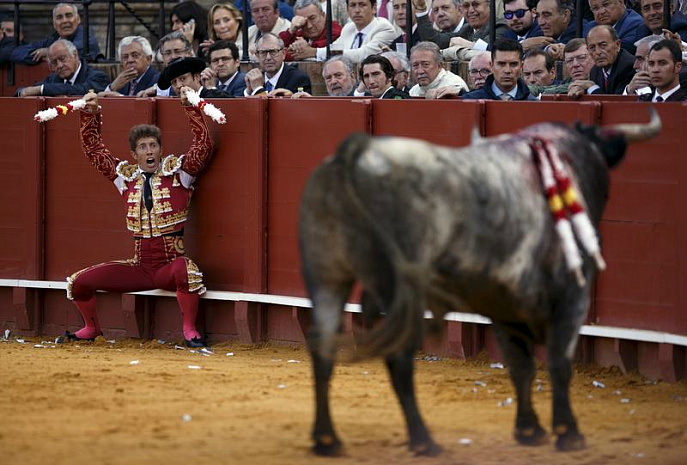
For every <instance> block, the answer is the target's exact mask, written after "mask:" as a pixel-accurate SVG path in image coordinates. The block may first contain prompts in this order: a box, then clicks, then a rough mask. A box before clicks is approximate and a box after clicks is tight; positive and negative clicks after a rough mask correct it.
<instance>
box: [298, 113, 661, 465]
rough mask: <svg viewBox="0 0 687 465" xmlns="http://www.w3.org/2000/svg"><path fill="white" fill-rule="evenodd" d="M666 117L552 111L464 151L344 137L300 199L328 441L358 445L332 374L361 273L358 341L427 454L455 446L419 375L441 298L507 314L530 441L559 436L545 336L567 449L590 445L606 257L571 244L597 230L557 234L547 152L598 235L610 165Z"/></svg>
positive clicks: (319, 446)
mask: <svg viewBox="0 0 687 465" xmlns="http://www.w3.org/2000/svg"><path fill="white" fill-rule="evenodd" d="M660 126H661V123H660V119H659V118H658V116H657V115H656V114H655V113H652V116H651V120H650V122H649V123H647V124H632V125H630V124H627V125H617V126H614V127H608V128H599V127H594V126H591V127H587V126H582V125H579V124H578V125H576V126H575V127H569V126H566V125H562V124H554V123H544V124H538V125H534V126H530V127H528V128H525V129H524V130H522V131H520V132H519V133H517V134H514V135H504V136H499V137H495V138H476V139H473V142H472V144H471V145H470V146H469V147H466V148H462V149H452V148H446V147H439V146H435V145H432V144H429V143H426V142H422V141H417V140H411V139H406V138H395V137H378V138H371V137H369V136H366V135H362V134H357V135H353V136H351V137H349V138H348V139H347V140H346V141H344V142H343V143H342V144H341V146H340V147H339V149H338V150H337V153H336V154H335V155H334V156H332V157H329V158H328V159H326V160H325V161H324V162H323V163H322V164H321V165H320V166H319V167H317V168H316V169H315V170H314V171H313V173H312V174H311V176H310V178H309V179H308V181H307V183H306V186H305V188H304V192H303V195H302V199H301V204H300V212H299V246H300V256H301V262H302V275H303V278H304V282H305V286H306V289H307V292H308V295H309V297H310V299H311V301H312V305H313V314H312V324H311V328H310V330H309V333H308V348H309V351H310V354H311V357H312V361H313V370H314V379H315V397H316V417H315V423H314V428H313V433H312V435H313V439H314V446H313V450H314V452H315V453H316V454H318V455H337V454H338V453H340V451H341V448H342V444H341V441H340V440H339V438H338V436H337V434H336V432H335V430H334V427H333V425H332V420H331V417H330V410H329V382H330V379H331V376H332V370H333V367H334V361H335V358H336V353H337V350H338V348H339V347H340V345H341V337H340V335H339V332H340V329H341V326H342V311H343V308H344V305H345V302H346V301H347V299H348V297H349V294H350V293H351V290H352V288H353V286H354V284H355V283H356V282H358V283H360V286H361V288H362V297H361V308H362V315H363V318H364V320H365V321H366V322H370V325H369V329H368V330H367V331H365V332H364V333H363V336H362V337H361V338H360V340H359V341H357V342H358V343H359V345H358V351H359V353H360V354H362V355H363V356H375V355H376V356H383V357H384V358H385V362H386V366H387V369H388V371H389V374H390V378H391V382H392V384H393V388H394V390H395V393H396V395H397V397H398V400H399V402H400V404H401V408H402V410H403V414H404V416H405V420H406V425H407V431H408V436H409V447H410V450H411V451H413V452H414V453H415V454H418V455H436V454H438V453H439V452H440V451H441V448H440V447H439V446H438V445H437V444H436V443H435V442H434V441H433V439H432V437H431V435H430V433H429V431H428V429H427V427H426V426H425V423H424V421H423V419H422V416H421V414H420V412H419V410H418V406H417V403H416V399H415V387H414V381H413V356H414V353H415V352H416V350H417V349H418V348H419V347H420V344H421V341H422V338H423V318H424V317H423V315H424V310H425V309H426V308H429V309H431V310H432V312H433V315H434V318H435V319H443V317H444V315H445V314H446V313H448V312H451V311H469V312H475V313H480V314H482V315H485V316H487V317H489V318H490V319H491V320H492V322H493V329H494V332H495V334H496V337H497V340H498V343H499V346H500V349H501V351H502V354H503V356H504V358H505V361H506V362H507V365H508V369H509V374H510V378H511V381H512V383H513V385H514V388H515V391H516V395H517V413H516V420H515V430H514V436H515V439H516V440H517V441H518V442H519V443H521V444H524V445H539V444H543V443H546V442H547V441H548V434H547V432H546V430H545V429H544V428H543V427H542V426H541V425H540V423H539V420H538V418H537V415H536V413H535V411H534V409H533V406H532V398H531V385H532V382H533V380H534V376H535V358H534V346H535V344H541V345H544V346H545V347H546V353H547V363H548V370H549V373H550V377H551V383H552V389H553V432H554V433H555V435H556V436H557V438H556V447H557V448H558V449H559V450H563V451H568V450H577V449H582V448H584V447H585V439H584V436H583V435H582V434H581V433H580V431H579V430H578V426H577V422H576V420H575V417H574V415H573V412H572V410H571V406H570V399H569V384H570V380H571V376H572V364H571V361H572V357H573V354H574V350H575V346H576V343H577V338H578V332H579V328H580V326H581V324H582V323H583V321H584V319H585V317H586V314H587V309H588V306H589V301H590V286H591V283H592V281H593V279H594V276H595V273H596V272H597V268H598V267H602V266H603V261H602V260H601V259H600V256H599V255H598V253H596V260H594V259H593V258H592V257H591V255H590V254H591V252H598V251H590V254H586V253H579V256H580V257H581V258H580V257H578V262H579V263H577V264H576V265H575V264H573V265H572V266H571V263H570V256H569V254H567V253H566V248H567V249H569V248H571V247H572V248H573V249H575V250H576V248H577V246H578V245H580V243H581V242H582V239H581V238H580V237H578V236H570V235H568V238H567V242H568V243H567V244H566V240H565V239H566V238H565V237H564V235H561V234H559V233H557V224H556V223H557V219H556V215H555V214H553V213H555V209H553V208H552V205H551V203H552V200H553V199H552V198H549V199H548V200H547V196H546V188H545V187H546V186H543V185H542V180H543V179H544V178H545V177H546V173H545V170H544V171H542V168H543V164H544V160H545V158H542V156H541V152H542V151H544V152H546V153H549V154H550V153H551V152H556V156H557V157H558V158H557V160H558V161H559V163H560V164H561V165H562V168H563V169H564V170H565V172H567V173H568V175H569V183H570V187H571V188H572V189H573V192H576V199H577V202H578V204H579V207H580V209H581V210H584V213H585V214H586V215H587V217H588V219H589V225H590V227H591V228H592V231H591V234H592V235H594V234H595V233H596V231H597V230H598V224H599V221H600V218H601V214H602V211H603V208H604V205H605V203H606V199H607V196H608V187H609V168H610V167H613V166H615V165H617V164H618V163H619V162H620V161H621V159H622V158H623V156H624V152H625V148H626V144H627V143H628V142H633V141H639V140H646V139H649V138H651V137H653V136H654V135H655V134H657V133H658V131H659V130H660ZM537 152H539V154H538V156H537ZM553 161H554V162H555V161H556V159H554V160H553ZM553 164H555V163H553ZM564 195H567V194H564ZM559 200H560V199H559ZM568 200H570V199H568ZM558 213H559V214H560V211H558ZM559 216H560V215H559ZM563 216H565V215H563ZM592 239H594V238H592ZM571 241H572V243H570V242H571ZM580 249H582V247H580ZM575 250H573V252H574V251H575ZM582 252H584V250H583V251H582ZM574 255H575V254H574V253H573V256H574ZM573 258H574V257H573ZM573 261H574V260H573ZM373 323H374V324H373Z"/></svg>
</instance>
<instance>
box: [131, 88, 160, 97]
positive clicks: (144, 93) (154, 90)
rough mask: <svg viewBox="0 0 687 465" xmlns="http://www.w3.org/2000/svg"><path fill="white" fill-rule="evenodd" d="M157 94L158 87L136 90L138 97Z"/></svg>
mask: <svg viewBox="0 0 687 465" xmlns="http://www.w3.org/2000/svg"><path fill="white" fill-rule="evenodd" d="M156 95H157V87H156V86H150V87H148V88H147V89H144V90H141V91H139V92H136V97H139V98H140V97H155V96H156Z"/></svg>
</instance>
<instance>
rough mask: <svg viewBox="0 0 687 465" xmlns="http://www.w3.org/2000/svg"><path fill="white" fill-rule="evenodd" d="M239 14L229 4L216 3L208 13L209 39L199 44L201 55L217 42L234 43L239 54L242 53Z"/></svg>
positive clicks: (241, 19)
mask: <svg viewBox="0 0 687 465" xmlns="http://www.w3.org/2000/svg"><path fill="white" fill-rule="evenodd" d="M242 23H243V18H242V16H241V12H240V11H239V10H238V8H236V7H235V6H234V5H232V4H231V3H216V4H215V5H213V6H212V8H210V13H208V20H207V24H208V26H209V27H208V32H209V36H210V38H209V39H208V40H206V41H205V42H203V43H202V44H200V48H201V50H202V51H203V53H205V54H207V50H208V48H209V47H210V45H212V44H214V43H215V42H216V41H218V40H231V41H232V42H235V43H236V46H237V47H238V48H239V53H242V52H243V47H242V44H243V35H242V33H241V25H242Z"/></svg>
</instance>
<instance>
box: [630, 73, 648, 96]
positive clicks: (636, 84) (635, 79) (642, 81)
mask: <svg viewBox="0 0 687 465" xmlns="http://www.w3.org/2000/svg"><path fill="white" fill-rule="evenodd" d="M650 85H651V77H650V76H649V72H648V71H639V72H637V73H636V74H635V75H634V76H632V80H631V81H630V83H629V84H628V85H627V93H628V94H629V95H635V94H636V93H637V90H638V89H641V88H642V87H649V86H650Z"/></svg>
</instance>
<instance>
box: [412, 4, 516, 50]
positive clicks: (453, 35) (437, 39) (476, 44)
mask: <svg viewBox="0 0 687 465" xmlns="http://www.w3.org/2000/svg"><path fill="white" fill-rule="evenodd" d="M413 3H414V5H415V8H416V10H417V12H416V14H415V16H416V17H417V28H418V31H419V34H420V37H421V38H422V40H423V41H429V42H434V43H435V44H437V45H438V46H439V48H440V49H442V50H444V49H449V50H448V51H447V52H444V57H445V58H448V59H452V60H469V59H470V58H472V56H474V54H476V53H477V52H479V51H485V50H487V48H488V46H489V40H490V36H491V25H490V23H489V15H490V14H491V7H490V2H489V0H464V1H463V5H462V9H463V14H464V15H465V18H466V20H465V22H466V24H464V25H463V27H462V28H461V29H460V31H458V32H445V31H437V30H436V29H434V28H433V27H432V23H431V21H430V20H429V17H428V14H429V8H428V7H427V2H426V0H413ZM507 29H508V28H507V27H506V23H505V22H504V21H503V20H497V21H496V38H497V39H498V38H500V37H501V36H502V35H503V34H505V32H506V30H507ZM465 50H471V51H473V52H474V53H473V54H469V55H468V56H465V55H464V53H465V52H464V51H465Z"/></svg>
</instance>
